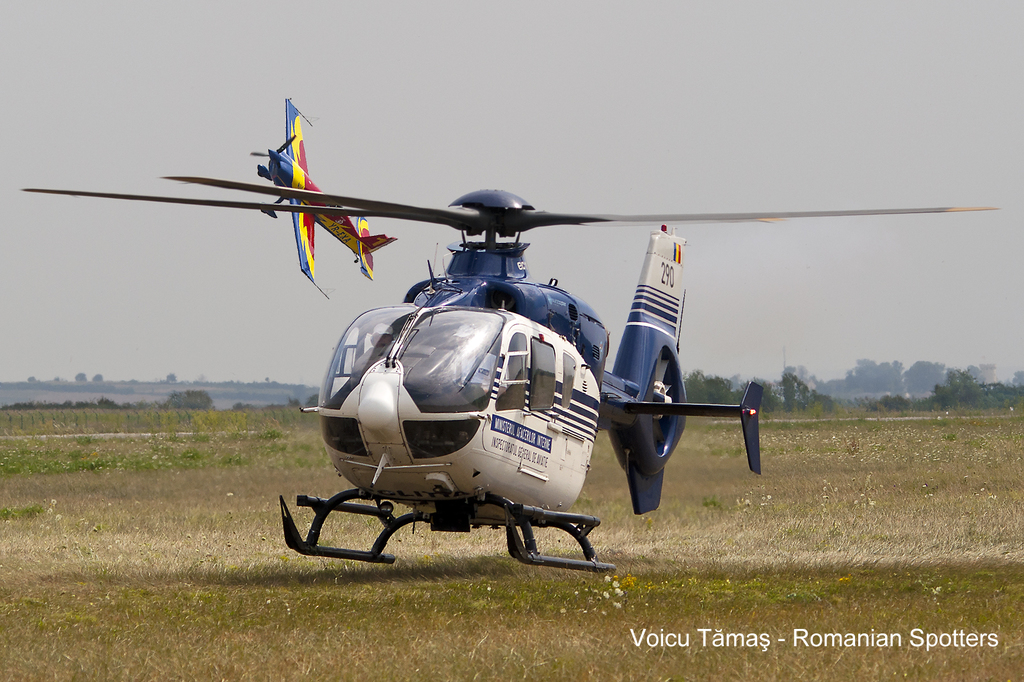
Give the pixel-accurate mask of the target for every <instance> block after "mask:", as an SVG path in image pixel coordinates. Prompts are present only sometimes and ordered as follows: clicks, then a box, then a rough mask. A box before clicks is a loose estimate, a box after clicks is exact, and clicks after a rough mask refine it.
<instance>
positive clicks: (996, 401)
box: [684, 360, 1024, 414]
mask: <svg viewBox="0 0 1024 682" xmlns="http://www.w3.org/2000/svg"><path fill="white" fill-rule="evenodd" d="M936 365H937V363H915V364H914V365H913V366H911V368H910V369H909V370H907V371H906V372H903V371H902V366H901V365H900V363H898V362H892V363H881V364H878V363H874V362H871V361H870V360H860V361H858V363H857V368H855V369H853V370H850V371H849V372H847V379H846V380H841V379H840V380H836V381H848V382H850V383H848V384H847V387H849V386H850V385H851V384H852V385H854V386H858V387H861V388H863V387H865V386H870V387H871V388H872V389H877V388H878V387H879V386H883V385H887V386H889V388H890V391H891V392H887V393H886V394H884V395H881V396H879V397H874V396H873V395H871V394H877V393H878V391H877V390H871V391H858V392H859V393H860V396H859V397H855V398H854V397H847V398H843V397H838V396H835V395H829V394H828V391H829V389H832V390H835V388H836V382H831V381H829V382H816V381H815V380H814V378H813V377H810V381H808V380H807V379H806V378H803V377H801V376H800V375H798V374H797V372H796V371H787V372H785V373H784V374H783V375H782V378H781V379H780V380H779V381H765V380H763V379H754V381H756V382H757V383H759V384H761V385H762V386H764V387H765V392H764V398H763V400H762V403H761V409H762V410H763V411H764V412H769V413H772V412H776V413H778V412H785V413H792V412H810V413H812V414H832V413H834V412H835V411H836V409H837V408H838V407H843V406H845V407H860V408H864V409H867V410H869V411H873V412H906V411H911V410H915V411H933V410H953V409H1006V408H1010V407H1015V408H1017V409H1020V410H1021V411H1022V412H1024V372H1017V374H1016V375H1015V376H1014V379H1013V382H1012V383H1011V384H1010V385H1007V384H1003V383H1000V382H993V383H984V382H983V381H982V380H980V379H979V377H978V374H979V373H980V372H979V371H972V369H974V370H977V368H968V369H949V370H947V369H945V366H944V365H937V366H938V367H940V368H941V370H942V371H941V373H936V372H935V370H934V366H936ZM915 367H916V368H918V369H917V370H915V369H914V368H915ZM792 369H793V368H787V370H792ZM912 370H914V371H912ZM907 374H910V375H911V382H916V381H919V380H921V377H923V376H924V377H928V378H929V379H930V380H935V383H933V384H932V386H931V389H930V391H928V392H927V394H926V395H921V396H919V397H912V396H911V395H909V392H907V391H905V389H906V388H907V383H906V381H907V379H906V376H907ZM734 379H738V377H734ZM684 382H685V385H686V399H687V400H688V401H689V402H694V403H725V404H736V403H738V402H739V401H740V400H741V399H742V397H743V391H744V390H745V388H746V385H745V384H744V385H743V386H736V387H735V388H734V387H733V380H730V379H726V378H723V377H720V376H714V375H710V376H709V375H706V374H704V372H702V371H701V370H694V371H692V372H690V373H689V374H687V375H685V377H684ZM736 383H739V382H738V381H737V382H736ZM811 383H814V384H815V387H814V388H811V385H810V384H811ZM913 385H914V386H915V387H917V384H913ZM819 388H822V389H823V390H821V391H819V390H818V389H819ZM901 389H903V390H902V391H901ZM898 391H899V392H898Z"/></svg>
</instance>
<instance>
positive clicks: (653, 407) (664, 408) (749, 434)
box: [621, 382, 764, 485]
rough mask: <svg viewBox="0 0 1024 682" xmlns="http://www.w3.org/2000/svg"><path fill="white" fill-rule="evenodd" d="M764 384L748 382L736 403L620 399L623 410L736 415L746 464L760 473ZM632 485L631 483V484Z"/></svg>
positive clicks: (635, 412) (684, 415)
mask: <svg viewBox="0 0 1024 682" xmlns="http://www.w3.org/2000/svg"><path fill="white" fill-rule="evenodd" d="M763 395H764V387H763V386H761V385H760V384H755V383H754V382H750V384H748V385H747V390H746V391H745V392H744V393H743V399H742V400H741V401H740V404H739V405H718V404H713V403H662V402H625V403H621V408H622V411H623V412H625V413H626V414H653V415H659V416H669V415H678V416H680V417H739V418H740V424H741V425H742V427H743V444H744V446H745V447H746V450H747V464H748V465H749V466H750V470H751V471H753V472H754V473H755V474H760V473H761V445H760V442H761V441H760V433H759V429H758V425H757V413H758V412H759V411H760V410H761V398H762V396H763ZM630 485H632V483H631V484H630Z"/></svg>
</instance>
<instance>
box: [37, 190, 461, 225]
mask: <svg viewBox="0 0 1024 682" xmlns="http://www.w3.org/2000/svg"><path fill="white" fill-rule="evenodd" d="M22 191H23V192H32V193H33V194H60V195H64V196H70V197H96V198H99V199H124V200H127V201H148V202H155V203H160V204H184V205H186V206H216V207H220V208H241V209H247V210H255V211H263V212H267V211H275V212H278V213H309V214H312V215H326V216H339V215H346V216H362V217H376V218H396V219H399V220H420V221H422V222H436V223H442V224H446V225H450V226H452V227H455V228H456V229H468V225H467V223H466V222H465V221H462V222H459V221H455V220H452V221H450V222H449V221H445V220H441V219H436V220H431V219H428V218H426V217H423V218H413V217H410V215H409V214H407V213H399V212H393V211H368V210H363V209H358V208H350V207H347V206H329V205H326V206H305V205H296V204H262V203H259V202H251V201H224V200H220V199H188V198H185V197H164V196H154V195H147V194H120V193H115V192H86V191H81V190H68V189H39V188H35V187H32V188H25V189H23V190H22ZM314 194H315V192H314ZM467 217H469V218H472V217H473V213H472V212H470V211H467Z"/></svg>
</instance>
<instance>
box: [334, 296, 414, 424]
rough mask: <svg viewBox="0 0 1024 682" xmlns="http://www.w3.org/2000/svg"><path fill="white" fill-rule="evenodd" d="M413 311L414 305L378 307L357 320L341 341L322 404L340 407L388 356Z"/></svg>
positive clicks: (336, 351)
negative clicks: (376, 365)
mask: <svg viewBox="0 0 1024 682" xmlns="http://www.w3.org/2000/svg"><path fill="white" fill-rule="evenodd" d="M412 310H413V308H412V307H411V306H394V307H389V308H378V309H375V310H370V311H368V312H365V313H363V314H362V315H360V316H359V317H358V318H356V320H355V322H353V323H352V324H351V325H350V326H349V328H348V329H347V330H346V331H345V333H344V334H342V336H341V341H339V342H338V348H337V350H335V352H334V359H333V361H332V362H331V366H330V368H329V369H328V370H327V376H326V377H324V383H323V386H322V387H321V389H320V405H322V406H325V407H335V408H337V407H341V404H342V403H343V402H344V401H345V398H347V397H348V395H349V393H351V392H352V389H354V388H355V387H356V386H357V385H358V384H359V381H360V379H362V376H363V374H364V373H365V372H366V370H367V369H369V368H370V367H371V366H373V365H374V364H375V363H376V362H377V361H379V360H380V359H382V358H383V357H384V356H385V355H387V352H388V350H390V349H391V346H393V345H394V343H395V339H396V338H397V337H398V334H399V332H401V331H402V326H403V325H404V324H405V321H406V320H407V319H408V318H409V315H410V314H411V313H412Z"/></svg>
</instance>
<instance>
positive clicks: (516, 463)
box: [26, 101, 980, 571]
mask: <svg viewBox="0 0 1024 682" xmlns="http://www.w3.org/2000/svg"><path fill="white" fill-rule="evenodd" d="M286 113H287V115H286V119H287V129H286V135H287V136H288V141H287V142H286V143H285V145H283V146H282V147H281V148H280V149H278V150H277V151H276V152H275V151H274V150H270V151H269V156H270V159H271V162H270V167H269V168H267V167H262V166H261V167H260V168H259V174H260V175H261V176H262V177H266V178H268V179H271V180H272V181H273V182H274V185H272V186H271V185H261V184H253V183H245V182H233V181H228V180H218V179H212V178H201V177H174V178H169V179H172V180H179V181H184V182H188V183H195V184H201V185H208V186H213V187H219V188H223V189H230V190H241V191H247V192H254V193H261V194H266V195H271V196H275V197H277V201H278V203H273V204H267V203H258V202H240V201H216V200H205V199H180V198H174V197H160V196H141V195H129V194H112V193H98V192H83V191H73V190H48V189H29V190H26V191H30V192H40V193H49V194H66V195H73V196H96V197H105V198H116V199H130V200H141V201H157V202H167V203H186V204H193V205H207V206H225V207H231V208H244V209H255V210H260V211H263V212H265V213H269V214H271V215H273V214H274V213H275V212H290V213H292V214H293V218H294V220H295V222H294V225H295V232H296V240H297V243H298V247H299V256H300V267H302V269H303V272H305V273H306V274H307V276H308V277H310V279H312V269H311V268H308V269H307V267H305V266H306V260H305V259H308V261H309V263H310V264H311V262H312V224H311V223H310V222H309V217H313V219H315V220H316V222H317V223H318V224H320V225H322V226H324V227H325V228H326V229H327V230H328V231H329V232H331V233H332V234H334V236H336V237H337V238H338V239H341V240H343V241H345V238H347V239H348V241H347V242H346V244H347V245H348V246H350V248H352V249H353V251H354V252H356V253H357V254H359V255H360V258H358V259H357V262H359V261H360V260H362V269H363V272H364V274H367V275H368V276H371V277H372V261H371V262H370V271H369V272H367V267H366V259H365V258H364V257H363V251H362V250H361V249H363V248H364V247H366V248H365V252H366V253H367V254H368V253H369V251H370V250H372V248H377V247H378V246H379V245H383V244H386V243H388V242H390V241H393V240H391V239H390V238H387V237H384V236H383V235H379V237H380V239H379V240H378V241H377V242H372V243H371V242H370V241H367V239H368V235H369V233H368V231H366V229H365V223H366V221H365V218H370V217H385V218H398V219H402V220H414V221H421V222H428V223H436V224H441V225H447V226H449V227H453V228H455V229H457V230H460V232H461V233H462V240H461V241H460V242H458V243H456V244H454V245H452V246H450V247H449V250H450V251H451V261H450V263H449V265H448V266H447V269H446V272H445V273H444V274H443V275H439V276H435V275H434V273H433V272H431V273H430V277H429V278H428V279H427V280H424V281H422V282H419V283H417V284H415V285H414V286H413V287H412V288H411V289H410V290H409V292H408V293H407V294H406V296H405V300H404V302H403V303H401V304H399V305H390V306H386V307H382V308H374V309H372V310H368V311H367V312H365V313H363V314H361V315H359V316H358V317H357V318H356V319H355V321H353V322H352V324H351V325H349V327H348V328H347V329H346V330H345V331H344V332H343V333H342V334H341V339H340V341H339V342H338V345H337V348H336V350H335V352H334V355H333V357H332V359H331V363H330V366H329V367H328V370H327V374H326V377H325V379H324V382H323V386H322V388H321V390H320V396H319V403H318V405H317V406H316V407H312V408H305V409H306V411H312V412H316V413H318V416H319V420H320V428H321V432H322V435H323V440H324V444H325V447H326V450H327V453H328V455H329V456H330V458H331V461H332V463H333V464H334V468H335V469H336V470H337V472H338V473H339V474H340V475H341V476H343V477H344V478H345V479H347V480H348V481H349V482H350V483H351V484H352V486H353V487H352V488H351V489H348V490H344V491H342V492H339V493H337V494H336V495H334V496H333V497H330V498H328V499H324V498H319V497H312V496H306V495H300V496H299V497H298V499H297V501H296V504H297V505H298V506H301V507H309V508H311V509H312V510H313V512H314V513H315V516H314V519H313V522H312V524H311V526H310V529H309V531H308V532H307V534H306V535H305V536H302V535H301V534H300V533H299V531H298V529H297V527H296V525H295V522H294V520H293V518H292V515H291V513H290V511H289V509H288V506H287V504H286V503H285V500H284V498H283V497H282V498H281V499H280V505H281V517H282V523H283V527H284V535H285V541H286V542H287V544H288V546H289V547H290V548H292V549H293V550H295V551H297V552H299V553H301V554H305V555H311V556H321V557H334V558H340V559H350V560H357V561H368V562H375V563H393V562H394V561H395V557H394V555H392V554H387V553H385V552H384V549H385V547H386V545H387V542H388V540H389V539H390V538H391V536H392V535H393V534H394V533H395V532H396V531H397V530H399V529H400V528H402V527H403V526H406V525H408V524H411V523H415V522H423V523H427V524H429V526H430V529H431V530H435V531H449V532H469V531H470V529H472V528H479V527H493V528H498V529H504V530H505V533H506V538H507V544H508V551H509V553H510V554H511V555H512V556H513V557H514V558H516V559H518V560H519V561H521V562H523V563H527V564H533V565H541V566H555V567H560V568H569V569H578V570H588V571H607V570H613V569H614V568H615V567H614V566H613V565H612V564H608V563H602V562H600V561H598V559H597V556H596V553H595V551H594V549H593V546H592V545H591V543H590V541H589V539H588V535H589V533H590V532H591V531H592V530H593V529H594V528H595V527H596V526H598V525H599V524H600V519H598V518H596V517H594V516H588V515H583V514H575V513H572V512H570V511H569V509H570V508H571V507H572V505H573V503H574V502H575V501H576V499H577V497H578V496H579V494H580V491H581V489H582V487H583V483H584V481H585V479H586V476H587V472H588V470H589V468H590V458H591V453H592V451H593V447H594V439H595V436H596V434H597V431H598V430H599V429H606V430H607V431H608V432H609V436H610V440H611V443H612V446H613V448H614V450H615V453H616V456H617V458H618V461H619V464H620V465H621V466H622V468H623V470H624V472H625V477H626V483H627V485H628V487H629V493H630V497H631V500H632V505H633V512H634V513H635V514H645V513H648V512H650V511H653V510H655V509H657V508H658V506H659V504H660V502H661V489H662V480H663V477H664V469H665V465H666V463H667V462H668V460H669V457H671V455H672V453H673V451H674V450H675V448H676V446H677V444H678V443H679V439H680V436H681V435H682V433H683V429H684V427H685V423H686V422H685V420H686V417H687V416H710V417H736V418H739V420H740V424H741V427H742V434H743V440H744V445H745V447H746V452H747V463H748V466H749V468H750V470H751V471H753V472H754V473H757V474H760V472H761V464H760V450H759V439H758V411H759V409H760V403H761V397H762V391H763V389H762V387H761V386H760V385H758V384H756V383H750V384H749V385H748V386H747V388H746V391H745V393H744V396H743V398H742V400H741V402H740V404H739V405H712V404H695V403H688V402H686V391H685V388H684V385H683V377H682V371H681V369H680V362H679V349H678V341H677V339H678V327H679V324H680V321H681V319H680V318H681V315H682V300H683V297H682V269H683V254H684V249H685V245H686V242H685V240H684V239H682V238H681V237H678V236H676V235H675V234H674V233H672V232H669V231H668V229H667V227H666V226H665V225H662V226H661V229H660V230H656V231H654V232H652V233H651V237H650V241H649V243H648V247H647V253H646V257H645V259H644V261H643V265H642V266H641V268H640V276H639V282H638V284H637V287H636V293H635V295H634V297H633V304H632V307H631V309H630V311H629V313H628V318H627V321H626V326H625V331H624V332H623V335H622V339H621V341H620V343H619V346H618V352H617V354H616V357H615V360H614V363H613V365H612V367H611V369H608V368H607V367H606V364H607V360H608V350H609V335H608V332H607V330H606V329H605V327H604V325H603V324H602V322H601V320H600V318H599V317H598V315H597V313H596V312H595V311H594V310H593V309H592V308H591V307H590V306H589V305H587V303H586V302H584V301H583V300H582V299H580V298H578V297H576V296H574V295H572V294H570V293H568V292H566V291H564V290H562V289H560V288H558V286H557V282H556V281H554V280H552V281H551V282H549V283H548V284H541V283H537V282H532V281H530V280H529V275H528V270H527V266H526V261H525V260H524V257H523V254H524V252H525V251H526V248H527V246H529V245H528V244H526V243H523V242H522V241H520V237H521V235H522V233H524V232H526V231H528V230H531V229H534V228H537V227H547V226H552V225H579V224H589V223H607V222H620V223H641V224H642V223H646V224H652V223H653V224H660V223H665V224H668V223H680V222H701V223H707V222H737V221H771V220H779V219H785V218H804V217H828V216H854V215H881V214H905V213H937V212H948V211H957V210H980V209H964V208H921V209H881V210H853V211H811V212H790V213H730V214H721V213H717V214H669V215H607V214H564V213H547V212H544V211H538V210H536V209H535V208H534V207H533V206H531V205H530V204H529V203H528V202H527V201H525V200H523V199H521V198H520V197H518V196H515V195H514V194H511V193H509V192H504V191H497V190H483V191H478V192H472V193H470V194H466V195H465V196H462V197H460V198H458V199H456V200H455V201H454V202H452V204H450V205H449V207H448V208H422V207H417V206H408V205H403V204H395V203H387V202H380V201H369V200H364V199H358V198H354V197H345V196H338V195H332V194H325V193H323V192H320V191H319V190H315V189H313V190H311V189H307V188H308V187H310V186H312V187H314V188H315V185H311V183H310V182H309V181H308V177H307V170H306V166H305V152H304V149H302V148H301V141H302V138H301V127H300V124H299V121H298V118H297V111H295V110H294V107H293V106H292V105H291V103H290V101H288V102H286ZM292 150H294V152H293V151H292ZM296 157H298V158H296ZM300 161H301V166H300ZM286 199H287V200H288V201H289V202H290V203H287V204H285V203H281V202H283V201H284V200H286ZM350 217H351V218H356V219H357V223H352V222H351V221H349V220H348V218H350ZM355 224H358V226H359V227H358V229H357V230H355V231H354V232H353V231H351V230H347V231H343V228H342V227H338V226H339V225H348V226H352V225H355ZM332 225H333V227H332ZM474 238H476V239H474ZM304 249H305V251H304ZM395 503H398V504H402V505H406V506H408V507H410V508H411V511H409V512H407V513H404V514H402V515H400V516H396V515H395V513H394V512H395ZM335 512H342V513H351V514H360V515H367V516H374V517H376V518H377V519H379V520H380V522H381V524H382V525H383V528H382V530H381V531H380V534H379V536H378V537H377V539H376V541H375V542H374V543H373V546H372V547H371V548H370V549H369V550H356V549H347V548H341V547H328V546H324V545H321V544H320V542H319V539H320V534H321V530H322V528H323V524H324V522H325V521H326V519H327V517H328V516H329V515H330V514H332V513H335ZM535 527H541V528H543V527H549V528H557V529H560V530H563V531H565V532H566V533H568V534H569V535H571V536H572V537H573V538H574V539H575V540H576V542H577V543H578V544H579V546H580V549H581V550H582V554H583V558H570V557H563V556H553V555H548V554H544V553H542V552H540V551H539V550H538V548H537V541H536V537H535V535H534V531H533V529H534V528H535Z"/></svg>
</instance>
